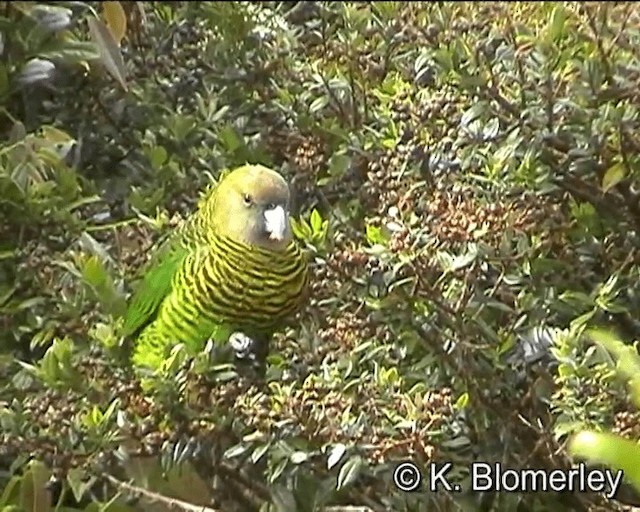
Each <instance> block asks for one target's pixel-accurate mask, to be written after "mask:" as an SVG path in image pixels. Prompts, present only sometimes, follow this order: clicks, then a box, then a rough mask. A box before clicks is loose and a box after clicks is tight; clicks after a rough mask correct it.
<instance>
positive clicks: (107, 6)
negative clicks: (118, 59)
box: [102, 2, 127, 46]
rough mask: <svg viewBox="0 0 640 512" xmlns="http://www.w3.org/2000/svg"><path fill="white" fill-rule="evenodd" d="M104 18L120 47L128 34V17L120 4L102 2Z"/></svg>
mask: <svg viewBox="0 0 640 512" xmlns="http://www.w3.org/2000/svg"><path fill="white" fill-rule="evenodd" d="M102 18H103V19H104V21H105V22H106V24H107V27H109V30H110V31H111V35H112V36H113V39H114V40H115V42H116V44H117V45H118V46H120V43H121V42H122V38H123V37H124V36H125V34H126V33H127V15H126V14H125V12H124V9H123V8H122V4H121V3H120V2H102Z"/></svg>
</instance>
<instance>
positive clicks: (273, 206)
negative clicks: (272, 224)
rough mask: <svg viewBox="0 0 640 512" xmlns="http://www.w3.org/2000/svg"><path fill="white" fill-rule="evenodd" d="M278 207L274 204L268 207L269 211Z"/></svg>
mask: <svg viewBox="0 0 640 512" xmlns="http://www.w3.org/2000/svg"><path fill="white" fill-rule="evenodd" d="M275 207H276V205H275V204H274V203H269V204H268V205H267V210H273V209H274V208H275Z"/></svg>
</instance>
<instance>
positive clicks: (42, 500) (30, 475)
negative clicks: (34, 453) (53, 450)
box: [20, 460, 52, 512]
mask: <svg viewBox="0 0 640 512" xmlns="http://www.w3.org/2000/svg"><path fill="white" fill-rule="evenodd" d="M49 477H50V472H49V470H48V469H47V468H46V467H45V465H44V464H42V463H41V462H38V461H35V460H34V461H31V462H30V463H29V469H28V471H27V472H26V474H25V475H24V480H23V482H22V486H21V488H20V494H21V496H20V505H21V507H22V509H23V510H28V511H29V512H50V511H51V510H52V507H51V500H50V498H49V491H48V489H47V483H48V482H49Z"/></svg>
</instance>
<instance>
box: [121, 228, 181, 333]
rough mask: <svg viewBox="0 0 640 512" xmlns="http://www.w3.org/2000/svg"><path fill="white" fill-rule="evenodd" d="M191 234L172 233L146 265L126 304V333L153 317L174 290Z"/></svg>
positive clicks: (141, 325)
mask: <svg viewBox="0 0 640 512" xmlns="http://www.w3.org/2000/svg"><path fill="white" fill-rule="evenodd" d="M187 240H188V237H187V236H185V233H184V232H181V233H173V236H169V238H168V239H167V240H165V241H164V242H163V243H162V244H161V245H160V247H159V248H158V251H157V252H156V253H155V254H154V257H153V258H152V259H151V261H150V262H149V264H148V265H147V266H146V267H145V271H144V277H143V278H142V281H141V282H140V283H139V285H138V287H137V289H136V291H135V293H134V294H133V297H132V298H131V301H130V303H129V307H128V308H127V313H126V315H125V320H124V334H125V336H130V335H132V334H134V333H136V332H137V331H139V330H140V329H141V328H142V327H144V326H145V325H146V324H147V323H149V322H150V321H152V320H153V317H154V316H155V313H156V311H157V310H158V308H159V307H160V304H162V301H163V300H164V299H165V297H166V296H167V295H169V293H170V292H171V280H172V278H173V275H174V274H175V273H176V271H177V270H178V268H179V267H180V264H181V263H182V261H183V260H184V258H185V257H186V256H187V254H188V253H189V249H188V243H187Z"/></svg>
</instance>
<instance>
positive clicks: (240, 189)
mask: <svg viewBox="0 0 640 512" xmlns="http://www.w3.org/2000/svg"><path fill="white" fill-rule="evenodd" d="M212 218H213V221H214V228H215V231H216V233H220V234H222V235H224V236H228V237H230V238H232V239H234V240H236V241H238V242H242V243H246V244H250V245H256V246H259V247H263V248H265V249H271V250H283V249H284V248H286V247H287V246H288V245H289V243H290V242H291V239H292V234H291V224H290V221H289V187H288V185H287V182H286V181H285V180H284V178H283V177H282V176H280V174H278V173H277V172H276V171H273V170H271V169H269V168H267V167H264V166H262V165H245V166H242V167H239V168H237V169H235V170H233V171H231V172H230V173H229V174H227V175H226V176H224V178H222V180H221V181H220V183H219V184H218V186H217V187H216V190H215V196H214V202H213V214H212Z"/></svg>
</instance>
